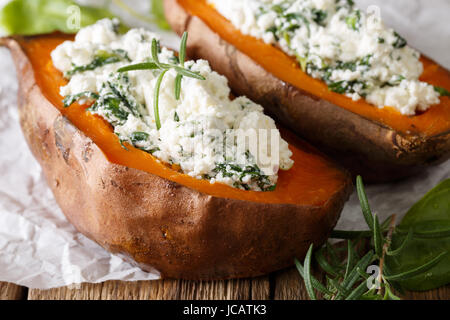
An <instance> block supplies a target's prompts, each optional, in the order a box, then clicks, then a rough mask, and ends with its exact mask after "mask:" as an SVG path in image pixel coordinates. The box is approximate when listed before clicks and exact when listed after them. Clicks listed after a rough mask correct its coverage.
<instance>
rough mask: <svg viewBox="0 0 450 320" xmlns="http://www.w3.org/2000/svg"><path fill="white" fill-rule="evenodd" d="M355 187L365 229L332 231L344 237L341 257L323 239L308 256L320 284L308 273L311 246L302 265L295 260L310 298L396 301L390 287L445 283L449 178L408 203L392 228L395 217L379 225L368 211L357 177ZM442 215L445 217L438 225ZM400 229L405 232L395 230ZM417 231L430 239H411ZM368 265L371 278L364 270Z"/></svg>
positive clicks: (449, 221)
mask: <svg viewBox="0 0 450 320" xmlns="http://www.w3.org/2000/svg"><path fill="white" fill-rule="evenodd" d="M356 185H357V193H358V197H359V200H360V204H361V210H362V213H363V216H364V219H365V221H366V223H367V225H368V229H369V230H367V231H339V230H337V231H334V232H333V234H332V236H331V237H332V238H339V239H347V250H346V255H345V256H344V255H342V254H339V253H337V250H336V249H335V248H334V247H333V246H332V245H330V244H329V243H327V244H326V245H325V246H324V247H322V248H319V250H317V251H316V253H315V256H314V257H315V260H316V261H317V262H318V265H319V266H320V267H321V268H322V269H323V271H324V272H325V273H326V276H325V279H326V285H323V284H321V283H320V282H319V281H318V280H317V279H316V278H314V277H313V276H312V274H311V252H312V249H313V245H311V246H310V248H309V250H308V254H307V256H306V258H305V261H304V264H303V265H302V264H301V263H300V262H299V261H298V260H295V264H296V266H297V269H298V271H299V273H300V275H301V276H302V277H303V279H304V281H305V286H306V288H307V292H308V294H309V296H310V298H311V299H316V291H317V292H320V293H322V295H323V297H324V298H325V299H329V300H342V299H345V300H355V299H364V300H367V299H369V300H398V299H399V297H397V296H396V295H395V294H394V293H393V291H392V288H397V289H400V290H401V289H402V288H408V289H411V288H413V289H421V290H425V289H430V288H434V287H436V286H440V285H443V284H446V283H448V282H450V274H449V272H448V265H449V263H450V257H449V254H448V253H447V252H448V251H449V250H450V237H449V236H450V216H449V214H448V213H449V212H450V202H449V199H450V180H447V181H445V182H443V183H442V184H441V185H439V186H438V187H436V188H435V189H433V190H432V191H430V193H428V194H427V195H426V196H425V198H424V199H422V200H421V201H419V202H418V203H417V204H416V205H415V206H414V207H412V208H411V210H410V211H409V212H408V214H407V215H406V216H405V218H404V220H403V221H402V223H401V224H400V226H399V227H398V228H395V216H391V217H390V218H388V219H387V220H386V221H384V222H383V223H380V222H379V220H378V217H377V215H374V214H372V210H371V209H370V205H369V201H368V199H367V195H366V193H365V190H364V185H363V183H362V179H361V177H358V178H357V181H356ZM443 219H444V220H445V219H446V220H445V223H444V225H443V222H442V221H443ZM436 221H439V223H436ZM428 222H430V223H428ZM438 226H439V227H438ZM400 229H401V230H409V231H408V232H406V233H404V231H402V232H401V233H400V232H399V231H398V230H400ZM443 229H445V230H443ZM423 231H425V232H428V233H429V235H431V234H432V233H434V234H433V235H434V237H432V238H429V239H427V240H424V239H416V236H415V234H416V232H419V233H420V232H423ZM436 236H442V238H439V239H440V241H441V242H440V243H439V242H436V238H435V237H436ZM430 239H433V242H431V240H430ZM416 241H424V242H420V243H419V242H417V243H416ZM364 252H366V253H365V254H364ZM392 261H393V262H392ZM373 264H375V266H374V267H376V269H377V270H378V275H377V276H375V275H373V276H369V274H367V273H366V269H367V268H368V267H369V266H370V265H373ZM369 280H373V281H371V282H372V284H374V286H372V287H369V286H368V284H369V283H370V282H369Z"/></svg>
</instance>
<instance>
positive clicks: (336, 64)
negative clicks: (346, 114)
mask: <svg viewBox="0 0 450 320" xmlns="http://www.w3.org/2000/svg"><path fill="white" fill-rule="evenodd" d="M209 3H211V4H212V5H213V6H214V7H215V8H216V9H217V11H218V12H219V13H220V14H222V15H223V16H224V17H225V18H227V19H228V20H230V21H231V22H232V24H233V25H234V26H235V27H236V28H238V29H239V30H240V31H241V32H242V33H243V34H246V35H251V36H253V37H256V38H258V39H262V40H264V41H265V42H266V43H269V44H275V45H277V46H279V47H280V48H281V49H282V50H283V51H284V52H286V53H288V54H289V55H292V56H295V57H297V59H298V60H299V63H300V65H301V66H302V68H303V69H304V71H306V72H307V73H308V74H309V75H311V76H312V77H314V78H318V79H322V80H323V81H325V82H326V83H327V85H328V86H329V88H330V90H332V91H335V92H337V93H341V94H345V95H347V96H348V97H350V98H352V99H353V100H359V99H361V98H365V99H366V101H367V102H369V103H370V104H373V105H375V106H377V107H379V108H384V107H385V106H390V107H394V108H396V109H397V110H398V111H399V112H401V113H402V114H404V115H414V114H416V112H417V111H425V110H427V109H428V108H429V107H430V106H431V105H434V104H438V103H439V101H440V99H439V96H440V94H439V93H438V92H437V91H436V90H435V89H434V87H433V86H431V85H429V84H427V83H424V82H421V81H419V77H420V75H421V74H422V72H423V65H422V63H421V62H420V60H419V57H420V55H419V53H418V52H417V51H415V50H414V49H412V48H410V47H408V46H407V45H406V41H405V40H404V39H403V38H402V37H401V36H399V35H398V34H397V33H396V32H395V31H394V30H392V29H389V28H386V27H385V26H384V24H383V22H382V21H381V19H380V18H379V17H377V15H376V14H365V13H364V12H362V11H360V10H358V9H356V8H355V7H354V3H353V1H352V0H227V1H223V0H209Z"/></svg>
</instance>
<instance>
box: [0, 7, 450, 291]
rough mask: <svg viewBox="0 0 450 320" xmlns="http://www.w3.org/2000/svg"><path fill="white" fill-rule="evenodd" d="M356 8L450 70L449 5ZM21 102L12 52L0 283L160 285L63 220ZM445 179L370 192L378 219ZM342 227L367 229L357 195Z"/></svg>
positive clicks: (427, 175)
mask: <svg viewBox="0 0 450 320" xmlns="http://www.w3.org/2000/svg"><path fill="white" fill-rule="evenodd" d="M4 2H5V1H1V2H0V4H1V3H4ZM85 2H86V1H85ZM90 2H92V1H90ZM148 2H149V1H131V3H132V4H134V5H135V6H137V5H139V4H140V5H141V6H142V5H143V6H144V7H143V8H142V10H148V8H145V5H147V6H148ZM357 2H358V4H360V6H361V8H363V9H366V8H367V6H368V5H378V6H379V7H380V8H381V14H382V16H383V19H384V20H385V21H386V23H387V24H389V25H391V26H392V27H395V28H396V29H397V30H398V31H399V33H401V34H402V35H404V36H405V37H406V38H407V39H408V40H409V43H410V44H411V45H412V46H414V47H416V48H418V49H419V50H421V51H422V52H424V53H426V54H427V55H429V56H431V57H432V58H434V59H435V60H437V61H439V62H440V63H441V64H443V65H444V66H446V67H447V68H450V54H449V52H450V24H449V23H448V16H449V15H450V1H448V0H397V1H391V0H360V1H357ZM141 12H144V11H141ZM128 18H129V17H128ZM153 28H154V27H153ZM166 36H167V34H166ZM168 39H169V41H166V44H168V45H169V46H172V47H176V45H177V43H176V41H174V38H173V36H172V37H170V36H169V38H168ZM16 94H17V79H16V74H15V70H14V67H13V63H12V60H11V57H10V55H9V53H8V52H7V50H6V49H3V48H2V49H0V281H7V282H12V283H16V284H19V285H23V286H27V287H30V288H40V289H47V288H52V287H59V286H65V285H70V284H74V283H80V282H102V281H106V280H127V281H135V280H151V279H157V278H158V277H159V274H158V272H157V271H155V272H153V273H146V272H143V271H141V270H140V269H139V268H137V267H133V266H132V265H130V264H129V263H126V262H124V261H123V260H122V259H121V258H120V257H118V256H115V255H111V254H109V253H108V252H106V251H105V250H103V249H102V248H101V247H99V246H98V245H97V244H95V243H94V242H92V241H91V240H89V239H87V238H86V237H84V236H83V235H81V234H79V233H78V232H76V230H75V229H74V228H73V227H72V226H71V224H70V223H69V222H68V221H67V220H66V219H65V217H64V215H63V214H62V212H61V211H60V209H59V208H58V206H57V204H56V203H55V200H54V199H53V196H52V194H51V192H50V190H49V188H48V187H47V185H46V182H45V181H44V178H43V175H42V172H41V169H40V167H39V165H38V164H37V162H36V161H35V160H34V158H33V157H32V155H31V153H30V151H29V150H28V147H27V145H26V143H25V141H24V139H23V136H22V132H21V130H20V127H19V123H18V116H17V99H16ZM446 178H450V162H447V163H445V164H442V165H440V166H438V167H435V168H432V169H429V170H427V171H425V172H423V174H421V175H420V176H417V177H415V178H412V179H409V180H407V181H404V182H401V183H395V184H385V185H377V186H369V187H368V188H367V192H368V195H369V199H370V203H371V205H372V207H373V209H374V211H375V212H377V213H378V214H379V215H380V216H381V217H382V218H384V217H387V216H389V215H390V214H393V213H397V214H399V215H400V216H401V215H402V214H404V213H405V212H406V210H407V209H408V208H409V207H410V206H411V205H412V204H413V203H414V202H416V201H417V200H418V199H419V198H420V197H421V196H422V195H423V194H425V193H426V192H427V191H428V190H429V189H431V188H432V187H433V186H435V185H436V184H437V183H438V182H440V181H442V180H444V179H446ZM338 227H339V228H341V229H359V228H362V227H364V221H363V219H362V217H361V212H360V208H359V205H358V201H357V199H356V196H355V195H353V196H352V198H351V200H350V201H349V202H348V203H347V205H346V207H345V209H344V212H343V214H342V218H341V220H340V221H339V226H338Z"/></svg>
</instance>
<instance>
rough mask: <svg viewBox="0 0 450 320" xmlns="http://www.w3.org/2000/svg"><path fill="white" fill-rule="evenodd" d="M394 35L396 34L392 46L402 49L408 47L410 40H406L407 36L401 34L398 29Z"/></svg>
mask: <svg viewBox="0 0 450 320" xmlns="http://www.w3.org/2000/svg"><path fill="white" fill-rule="evenodd" d="M394 35H395V38H396V39H395V42H394V43H393V44H392V46H393V47H394V48H396V49H401V48H404V47H406V45H407V44H408V42H407V41H406V40H405V38H403V37H402V36H401V35H399V34H398V33H397V32H396V31H394Z"/></svg>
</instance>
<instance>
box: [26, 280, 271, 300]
mask: <svg viewBox="0 0 450 320" xmlns="http://www.w3.org/2000/svg"><path fill="white" fill-rule="evenodd" d="M269 293H270V284H269V279H268V278H267V277H262V278H256V279H244V280H229V281H182V280H159V281H138V282H121V281H108V282H104V283H99V284H81V285H79V286H69V287H62V288H55V289H50V290H30V291H29V294H28V299H30V300H99V299H102V300H201V299H207V300H250V299H258V300H263V299H269Z"/></svg>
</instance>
